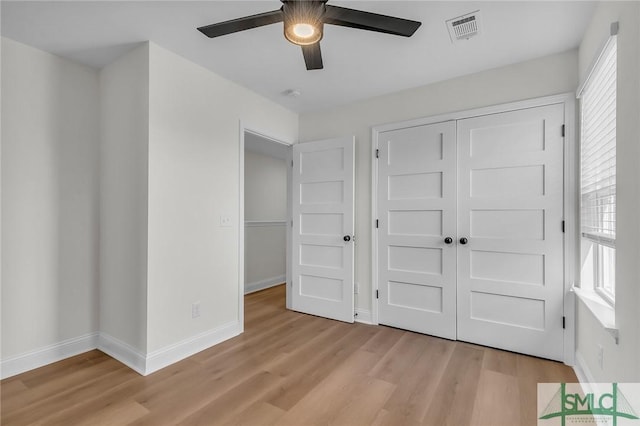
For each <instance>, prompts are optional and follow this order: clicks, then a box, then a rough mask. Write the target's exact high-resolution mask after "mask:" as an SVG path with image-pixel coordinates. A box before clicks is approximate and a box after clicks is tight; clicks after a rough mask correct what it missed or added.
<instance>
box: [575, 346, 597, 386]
mask: <svg viewBox="0 0 640 426" xmlns="http://www.w3.org/2000/svg"><path fill="white" fill-rule="evenodd" d="M573 371H574V372H575V373H576V377H577V378H578V381H579V382H580V383H581V384H583V385H585V384H587V385H588V384H590V383H595V382H596V380H595V378H594V377H593V374H591V370H589V367H587V362H586V361H585V359H584V357H583V356H582V354H581V353H580V352H576V364H575V365H574V366H573ZM587 388H589V386H587ZM583 389H584V386H583Z"/></svg>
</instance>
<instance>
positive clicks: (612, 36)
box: [576, 22, 618, 99]
mask: <svg viewBox="0 0 640 426" xmlns="http://www.w3.org/2000/svg"><path fill="white" fill-rule="evenodd" d="M617 24H618V23H617V22H613V23H611V32H610V34H609V36H608V37H607V39H606V41H605V42H604V43H603V44H602V47H601V48H600V50H599V51H598V56H596V58H595V60H594V61H593V62H592V63H591V66H589V71H588V72H587V76H586V77H585V79H584V81H583V82H582V84H580V86H578V90H576V98H578V99H580V98H581V97H582V92H584V89H585V87H587V85H589V82H590V81H591V76H592V75H593V72H594V71H595V70H596V68H597V67H598V65H599V64H600V60H601V59H602V55H604V53H605V52H606V51H607V49H608V48H609V45H610V44H611V43H612V42H613V40H615V38H616V37H617V35H618V26H617ZM614 26H615V33H614V31H613V28H614Z"/></svg>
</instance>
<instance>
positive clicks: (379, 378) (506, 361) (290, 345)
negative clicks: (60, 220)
mask: <svg viewBox="0 0 640 426" xmlns="http://www.w3.org/2000/svg"><path fill="white" fill-rule="evenodd" d="M284 298H285V288H284V286H278V287H274V288H271V289H267V290H264V291H260V292H256V293H253V294H250V295H248V296H246V298H245V333H243V334H242V335H240V336H237V337H235V338H233V339H230V340H228V341H225V342H223V343H221V344H219V345H216V346H214V347H212V348H209V349H207V350H205V351H202V352H200V353H198V354H196V355H194V356H192V357H189V358H187V359H185V360H183V361H180V362H178V363H176V364H173V365H171V366H169V367H167V368H165V369H162V370H160V371H158V372H156V373H153V374H151V375H149V376H146V377H143V376H140V375H138V374H137V373H135V372H133V371H132V370H130V369H129V368H127V367H126V366H124V365H122V364H120V363H119V362H117V361H115V360H114V359H112V358H110V357H108V356H107V355H105V354H103V353H101V352H99V351H90V352H87V353H86V354H82V355H79V356H77V357H72V358H69V359H66V360H64V361H61V362H59V363H55V364H51V365H49V366H46V367H43V368H39V369H37V370H33V371H30V372H27V373H24V374H21V375H18V376H15V377H12V378H9V379H6V380H3V381H2V382H0V391H1V392H0V393H1V398H2V399H1V402H2V411H1V415H0V423H1V424H2V425H4V426H12V425H18V426H28V425H45V424H46V425H78V424H86V425H103V424H112V425H154V426H155V425H173V424H184V425H198V424H203V425H219V424H229V425H251V426H258V425H296V426H297V425H303V424H304V425H314V424H324V425H326V424H336V425H366V424H376V425H419V424H428V425H438V426H441V425H455V426H466V425H477V424H480V425H482V424H487V425H489V424H490V425H501V424H512V425H529V424H531V425H535V424H536V404H535V401H536V389H537V386H536V384H537V383H539V382H563V381H564V382H575V381H576V378H575V375H574V374H573V371H572V370H571V369H570V368H569V367H567V366H565V365H563V364H561V363H557V362H552V361H546V360H542V359H539V358H532V357H528V356H524V355H519V354H514V353H510V352H504V351H500V350H496V349H490V348H484V347H482V346H476V345H471V344H467V343H462V342H454V341H448V340H444V339H439V338H436V337H431V336H425V335H421V334H416V333H412V332H408V331H404V330H398V329H394V328H389V327H381V326H371V325H364V324H357V323H356V324H347V323H341V322H337V321H332V320H327V319H324V318H319V317H315V316H311V315H304V314H301V313H297V312H293V311H287V310H286V309H285V306H284ZM503 404H507V405H508V406H510V407H511V409H510V410H509V411H507V412H499V411H497V409H501V407H502V405H503Z"/></svg>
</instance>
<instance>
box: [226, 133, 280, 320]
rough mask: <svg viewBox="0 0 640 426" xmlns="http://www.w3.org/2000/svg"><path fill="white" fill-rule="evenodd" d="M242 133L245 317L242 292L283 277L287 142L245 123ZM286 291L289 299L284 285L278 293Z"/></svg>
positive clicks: (270, 284) (242, 253)
mask: <svg viewBox="0 0 640 426" xmlns="http://www.w3.org/2000/svg"><path fill="white" fill-rule="evenodd" d="M241 132H242V138H241V144H240V145H241V158H240V160H241V165H242V167H241V194H240V197H241V207H240V212H241V217H242V221H241V226H240V234H241V235H240V243H241V253H240V257H241V262H240V263H241V265H240V271H239V272H240V277H241V280H240V281H241V282H240V283H239V284H240V294H239V297H240V302H241V306H242V310H241V312H242V316H243V317H244V296H245V295H246V294H250V293H254V292H258V291H261V290H265V289H268V288H271V287H274V286H278V285H283V284H286V283H287V282H288V277H289V274H288V265H289V260H288V258H289V253H290V248H289V245H290V244H289V241H290V227H289V226H288V224H289V223H290V201H289V194H290V179H291V171H290V169H291V168H290V166H289V164H290V157H291V145H289V144H286V143H284V142H281V141H279V140H276V139H274V138H271V137H267V136H264V135H262V134H260V133H257V132H255V131H252V130H249V129H246V128H243V129H241ZM286 288H288V286H286ZM285 293H286V299H288V290H286V291H285V292H281V293H278V294H285ZM283 304H286V305H287V306H288V302H287V301H285V300H283Z"/></svg>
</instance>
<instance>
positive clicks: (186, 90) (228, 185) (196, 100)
mask: <svg viewBox="0 0 640 426" xmlns="http://www.w3.org/2000/svg"><path fill="white" fill-rule="evenodd" d="M149 81H150V86H149V94H150V103H149V239H148V255H149V258H148V285H149V293H148V318H147V320H148V329H149V334H148V351H150V352H152V351H158V350H162V349H163V348H165V347H168V346H170V345H174V344H176V343H179V342H182V341H186V340H188V339H190V338H193V337H194V336H197V335H202V333H205V334H206V333H215V331H216V330H218V329H220V327H225V326H227V325H229V324H238V320H239V302H240V301H239V299H238V297H239V293H238V279H239V270H238V267H239V253H238V250H239V246H238V235H239V226H241V225H242V224H239V223H238V221H239V215H240V210H239V206H240V199H239V194H240V188H239V180H240V176H239V173H240V167H239V166H240V165H239V158H240V152H239V139H240V135H239V127H240V121H242V122H243V123H244V124H245V125H247V126H248V127H250V128H251V129H255V130H257V131H260V132H261V133H263V134H268V135H272V136H274V137H277V138H278V139H280V140H283V141H285V142H288V143H293V142H295V141H296V139H297V135H298V116H297V114H295V113H293V112H291V111H289V110H286V109H284V108H283V107H281V106H279V105H276V104H274V103H273V102H271V101H268V100H267V99H265V98H262V97H260V96H258V95H256V94H255V93H253V92H251V91H249V90H247V89H245V88H243V87H241V86H238V85H236V84H234V83H232V82H230V81H228V80H225V79H223V78H221V77H219V76H218V75H216V74H214V73H212V72H210V71H208V70H206V69H204V68H202V67H200V66H198V65H195V64H193V63H191V62H189V61H187V60H185V59H183V58H181V57H179V56H177V55H175V54H173V53H171V52H169V51H167V50H165V49H163V48H161V47H159V46H156V45H154V44H151V46H150V80H149ZM223 215H224V216H230V217H231V219H232V223H231V226H230V227H221V226H220V216H223ZM195 301H199V302H200V303H201V317H199V318H196V319H192V318H191V304H192V303H193V302H195Z"/></svg>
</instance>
